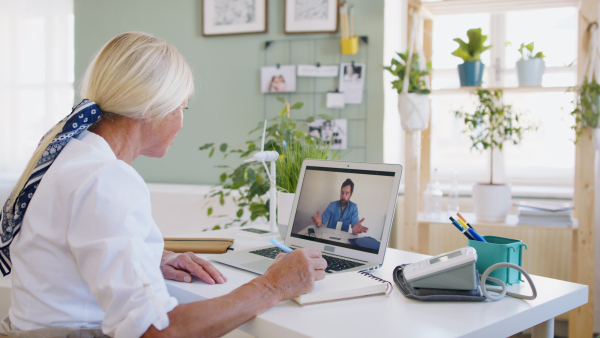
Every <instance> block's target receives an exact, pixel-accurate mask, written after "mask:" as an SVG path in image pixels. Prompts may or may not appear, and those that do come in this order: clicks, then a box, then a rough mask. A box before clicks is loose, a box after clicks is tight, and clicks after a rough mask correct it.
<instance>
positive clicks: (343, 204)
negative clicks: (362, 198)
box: [340, 200, 349, 208]
mask: <svg viewBox="0 0 600 338" xmlns="http://www.w3.org/2000/svg"><path fill="white" fill-rule="evenodd" d="M348 202H349V201H344V200H340V206H341V207H342V208H345V207H347V206H348Z"/></svg>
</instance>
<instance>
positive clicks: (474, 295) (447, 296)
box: [393, 264, 486, 302]
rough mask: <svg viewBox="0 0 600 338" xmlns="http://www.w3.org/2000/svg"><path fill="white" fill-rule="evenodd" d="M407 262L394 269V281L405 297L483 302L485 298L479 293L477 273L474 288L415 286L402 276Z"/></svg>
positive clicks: (425, 299)
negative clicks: (427, 287)
mask: <svg viewBox="0 0 600 338" xmlns="http://www.w3.org/2000/svg"><path fill="white" fill-rule="evenodd" d="M406 265H408V264H402V265H398V266H397V267H396V268H395V269H394V276H393V278H394V283H396V286H397V287H398V289H400V292H402V294H403V295H404V296H405V297H408V298H413V299H418V300H424V301H453V302H483V301H484V300H486V298H485V297H484V296H483V294H482V293H481V288H480V286H479V284H480V283H479V274H476V276H477V283H476V285H477V288H476V289H475V290H449V289H425V288H415V287H413V286H412V285H411V284H410V283H409V282H408V281H407V280H406V278H404V273H403V269H404V267H405V266H406Z"/></svg>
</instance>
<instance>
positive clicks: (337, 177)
mask: <svg viewBox="0 0 600 338" xmlns="http://www.w3.org/2000/svg"><path fill="white" fill-rule="evenodd" d="M347 178H350V179H351V180H352V182H354V193H353V194H352V197H350V201H352V202H354V203H356V205H357V206H358V217H359V219H362V218H364V219H365V221H364V222H363V226H366V227H367V228H369V231H368V232H367V235H368V236H371V237H373V238H375V239H377V240H381V234H382V233H383V225H384V222H385V215H386V210H387V206H388V203H389V198H390V194H391V188H392V183H393V181H394V178H393V177H391V176H375V175H361V174H351V173H337V172H330V171H316V170H310V171H307V172H306V174H305V178H304V180H305V181H304V182H305V183H304V184H303V186H302V192H301V195H300V200H299V202H298V208H297V209H298V210H297V211H296V215H297V216H296V219H295V220H294V228H295V230H296V231H297V229H301V228H304V227H306V225H307V224H311V223H312V221H311V219H310V218H311V216H316V215H317V210H319V212H320V213H321V214H322V213H323V212H324V211H325V209H326V208H327V206H328V205H329V203H331V202H333V201H337V200H339V199H340V189H341V187H342V183H343V182H344V181H345V180H346V179H347ZM296 227H297V228H296Z"/></svg>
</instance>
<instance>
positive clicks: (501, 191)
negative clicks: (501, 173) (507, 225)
mask: <svg viewBox="0 0 600 338" xmlns="http://www.w3.org/2000/svg"><path fill="white" fill-rule="evenodd" d="M510 200H511V196H510V185H508V184H483V183H476V184H474V185H473V208H474V209H475V216H476V217H477V221H478V222H492V223H497V222H505V221H506V215H508V209H509V208H510Z"/></svg>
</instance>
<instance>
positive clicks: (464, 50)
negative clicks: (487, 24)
mask: <svg viewBox="0 0 600 338" xmlns="http://www.w3.org/2000/svg"><path fill="white" fill-rule="evenodd" d="M467 37H468V38H469V43H466V42H464V41H463V40H462V39H461V38H455V39H454V41H456V42H458V45H459V46H458V48H457V49H456V50H455V51H454V52H452V55H454V56H456V57H459V58H461V59H463V61H464V62H470V61H481V53H483V52H485V51H486V50H488V49H490V48H492V45H489V46H484V45H483V44H484V43H485V41H486V40H487V35H483V34H481V28H471V29H469V30H468V31H467Z"/></svg>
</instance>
